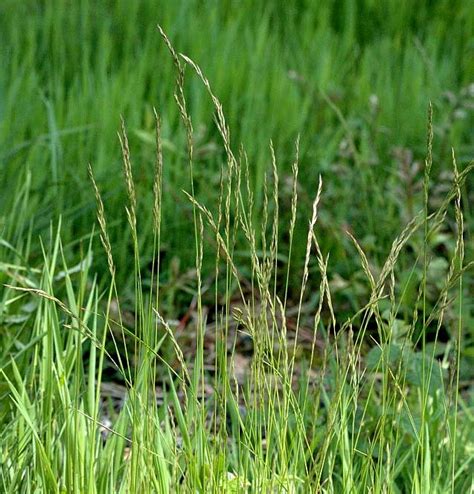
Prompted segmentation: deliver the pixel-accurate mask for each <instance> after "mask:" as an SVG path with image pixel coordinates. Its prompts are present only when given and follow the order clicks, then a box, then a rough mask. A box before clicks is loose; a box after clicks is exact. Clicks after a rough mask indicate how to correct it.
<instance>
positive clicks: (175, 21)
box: [0, 0, 474, 333]
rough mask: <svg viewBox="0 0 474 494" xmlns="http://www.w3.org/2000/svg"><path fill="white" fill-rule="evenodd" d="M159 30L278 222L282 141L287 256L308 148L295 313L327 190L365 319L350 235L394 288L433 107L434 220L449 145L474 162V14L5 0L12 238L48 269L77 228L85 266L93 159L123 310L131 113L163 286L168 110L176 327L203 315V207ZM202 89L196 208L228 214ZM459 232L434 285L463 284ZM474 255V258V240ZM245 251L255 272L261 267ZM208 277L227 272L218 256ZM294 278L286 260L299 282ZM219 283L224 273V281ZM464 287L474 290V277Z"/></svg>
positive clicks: (2, 123)
mask: <svg viewBox="0 0 474 494" xmlns="http://www.w3.org/2000/svg"><path fill="white" fill-rule="evenodd" d="M158 23H159V24H160V25H161V26H163V28H164V30H165V31H166V32H167V34H168V36H169V37H170V39H171V40H172V42H173V44H174V45H175V47H176V48H177V50H179V51H180V52H182V53H185V54H186V55H188V56H190V57H191V58H192V59H193V60H195V61H196V62H197V63H198V64H199V65H200V66H201V67H202V69H203V72H204V73H205V74H206V76H207V77H208V78H209V80H210V82H211V84H212V87H213V89H214V91H215V93H216V95H218V97H219V98H220V100H221V101H222V103H223V107H224V111H225V113H226V116H227V119H228V123H229V126H230V128H231V132H232V140H233V145H234V148H235V149H236V150H238V148H239V146H240V145H241V144H243V146H244V147H245V149H246V152H247V154H248V160H249V166H250V170H251V174H252V176H253V179H254V182H253V183H254V189H255V197H256V215H258V212H259V211H260V210H261V207H262V200H263V184H264V181H265V174H266V173H267V171H268V169H269V165H270V152H269V142H270V140H273V142H274V145H275V149H276V155H277V159H278V168H279V173H280V187H281V204H280V208H281V211H282V212H283V214H282V215H281V221H282V227H281V232H282V233H281V245H282V246H283V247H282V249H281V250H282V252H284V245H285V240H287V239H286V238H285V231H286V230H287V224H288V217H287V216H286V214H288V210H289V196H290V189H291V180H290V178H289V177H290V173H291V163H292V161H293V159H294V148H295V140H296V139H297V136H298V135H301V153H300V183H299V190H298V193H299V200H300V205H301V206H302V209H301V210H302V211H303V213H301V214H300V218H299V219H298V225H297V232H296V245H295V251H294V255H295V260H296V263H295V264H293V265H294V280H292V288H293V290H294V292H293V297H294V298H296V299H297V295H298V293H297V290H298V289H299V279H300V275H301V270H300V269H298V268H299V267H300V266H301V263H302V257H303V252H304V249H305V237H306V229H307V215H306V211H307V212H308V214H309V211H310V205H311V201H312V199H313V197H314V195H315V193H316V188H317V181H318V176H319V175H320V174H321V175H322V177H323V181H324V193H323V201H322V206H321V216H320V223H319V228H320V232H321V233H320V242H321V245H322V248H323V250H324V251H325V252H329V253H330V262H329V276H330V279H331V283H332V289H333V290H334V293H335V300H336V311H337V312H338V313H339V314H341V315H342V316H344V314H346V313H350V312H353V310H354V309H356V308H358V307H360V306H361V303H364V302H365V301H366V297H367V294H368V287H367V286H366V283H365V282H364V281H363V280H364V279H365V277H364V275H363V274H362V271H361V267H360V263H359V260H358V257H357V255H356V251H355V249H354V246H353V244H352V241H351V240H350V239H349V238H348V236H347V235H346V234H345V231H350V232H351V233H353V235H354V236H355V237H356V238H357V239H358V240H359V241H360V243H361V245H362V247H363V248H364V250H365V252H366V253H367V255H368V257H369V258H370V259H371V262H373V265H372V266H371V268H372V269H373V270H374V272H377V269H379V267H380V266H379V264H380V263H381V262H383V260H384V258H385V256H386V255H387V253H388V250H389V248H390V245H391V242H392V241H393V239H394V237H395V235H396V234H397V233H399V232H400V231H401V229H402V228H403V226H404V225H405V224H406V223H407V221H409V219H411V218H412V217H413V216H414V215H415V214H416V212H417V211H418V210H419V209H420V208H422V190H421V184H422V178H423V162H424V157H425V154H426V127H427V108H428V104H429V102H430V101H431V102H432V104H433V107H434V128H435V142H434V165H433V173H432V188H431V193H430V201H431V205H432V207H433V208H434V207H436V206H437V205H438V204H439V202H440V201H441V200H442V198H443V197H444V194H445V192H446V190H447V187H448V184H449V181H450V180H451V178H452V159H451V147H454V148H455V150H456V155H457V160H458V166H459V167H460V168H461V169H462V168H463V167H465V166H466V164H467V163H468V161H469V160H470V159H472V157H473V155H474V140H473V134H472V129H473V123H474V112H473V107H474V37H473V33H474V9H473V8H472V3H471V2H469V1H463V0H437V1H435V0H431V1H420V2H416V4H415V3H414V2H411V1H408V0H386V1H383V2H379V1H375V0H357V1H356V0H341V1H334V0H321V1H317V2H315V1H300V0H298V1H296V0H290V1H286V2H264V1H260V0H259V1H255V0H242V1H232V0H228V1H217V0H210V1H206V2H202V1H194V0H189V1H183V2H177V1H174V0H173V1H168V0H161V1H159V2H156V1H153V0H137V1H133V2H132V1H129V0H116V1H106V0H101V1H89V0H81V1H66V0H45V1H31V0H24V1H21V2H18V1H16V0H3V1H2V2H1V4H0V36H1V43H0V66H1V68H2V70H1V71H0V163H1V175H0V177H1V187H2V194H1V196H0V207H1V215H0V221H1V229H2V230H1V231H2V236H3V237H4V239H6V240H7V241H8V242H11V243H12V244H13V245H16V244H17V243H18V242H26V239H28V238H30V239H31V248H30V255H31V259H32V262H33V264H34V262H35V261H34V260H35V258H38V262H40V261H41V249H40V246H39V242H38V238H39V236H44V235H45V234H47V232H48V230H49V227H50V224H51V222H52V224H53V225H56V224H57V222H58V219H59V217H60V216H61V217H62V227H61V231H62V237H63V240H64V243H65V245H66V252H67V255H68V256H70V257H71V259H76V260H77V259H78V258H79V256H80V247H81V243H82V242H83V241H87V238H88V236H89V235H90V232H91V230H92V226H93V222H94V217H95V212H94V211H95V199H94V195H93V192H92V189H91V186H90V183H89V181H88V178H87V173H86V168H87V164H88V163H89V162H90V163H91V164H92V166H93V168H94V170H95V174H96V176H97V180H98V184H99V187H100V188H101V190H102V191H103V192H104V198H105V202H106V213H107V214H108V216H109V222H110V234H111V238H112V244H113V248H114V254H115V256H116V260H117V265H118V270H119V272H118V278H119V281H120V283H119V286H122V287H123V293H122V295H123V296H124V297H125V298H127V297H132V293H133V290H132V287H133V278H132V277H131V270H130V265H131V264H130V256H131V246H130V236H129V233H128V229H127V227H126V215H125V211H124V207H123V205H124V204H125V202H126V201H125V189H124V186H123V180H122V173H121V157H120V146H119V143H118V139H117V136H116V133H117V130H118V129H119V125H120V115H123V117H124V119H125V121H126V126H127V129H128V133H129V138H130V142H131V149H132V161H133V165H134V171H135V177H136V180H137V187H138V193H139V214H138V217H139V231H140V239H139V240H140V243H141V248H142V252H143V255H142V262H143V267H144V269H145V270H146V267H147V265H148V264H150V263H151V261H152V245H153V243H152V231H151V230H152V229H151V221H152V206H151V204H152V173H153V160H154V156H155V155H154V153H155V151H154V118H153V107H156V108H157V109H158V111H159V112H160V114H161V115H162V118H163V137H164V152H165V166H164V183H165V185H164V187H165V188H164V209H163V214H164V221H163V237H162V238H163V246H162V253H161V256H162V261H163V264H162V266H163V268H164V269H163V274H162V283H163V285H164V292H163V293H165V294H166V300H167V302H168V306H167V307H166V308H163V310H165V311H166V312H169V313H174V314H173V316H174V317H179V316H180V314H182V313H183V311H185V309H186V307H187V306H188V305H189V303H190V300H191V298H192V290H193V283H194V278H193V275H192V271H190V269H191V267H192V266H193V264H194V242H193V232H191V231H189V224H190V222H189V219H190V217H191V215H192V209H191V205H190V204H189V202H188V201H187V200H186V199H185V198H184V195H183V193H182V191H181V190H182V189H185V190H189V172H188V168H187V160H186V147H185V135H184V131H183V128H182V125H180V122H179V115H178V112H177V108H176V105H175V103H174V100H173V96H172V95H173V91H174V80H175V76H176V74H175V70H174V67H173V63H172V60H171V58H170V56H169V54H168V52H167V50H166V47H165V46H164V44H163V42H162V40H161V38H160V36H159V33H158V30H157V27H156V26H157V24H158ZM186 91H187V93H186V96H187V98H188V102H189V107H190V111H191V115H192V118H193V122H194V129H195V147H196V165H195V169H194V170H195V182H196V194H197V197H198V199H199V200H200V201H202V202H203V203H205V204H206V205H207V206H208V207H210V208H211V209H212V208H215V207H216V198H217V194H218V190H219V180H220V174H219V170H220V165H221V162H222V161H223V160H224V159H225V155H224V151H223V146H222V143H221V141H220V139H219V136H218V133H217V131H216V128H215V125H214V122H213V118H214V115H213V109H212V107H211V104H210V101H209V98H208V96H207V94H206V92H205V89H204V88H203V87H202V84H201V83H200V82H199V81H198V80H197V78H196V76H195V75H194V74H193V73H192V71H191V70H188V71H187V74H186ZM287 177H288V179H287ZM269 180H271V179H270V178H269ZM25 184H26V185H25ZM472 184H473V181H472V178H469V179H468V182H467V184H466V187H465V190H464V193H465V195H464V200H465V204H464V206H465V214H466V222H467V223H468V225H470V226H472V222H473V219H472V214H471V211H470V205H469V203H471V204H472V195H473V191H472ZM22 187H23V189H22ZM25 187H26V188H27V191H26V192H25ZM20 189H21V190H23V191H24V192H25V197H26V196H27V204H28V206H27V207H26V208H25V207H21V205H20V204H19V202H18V201H19V199H18V198H19V192H18V191H19V190H20ZM22 197H23V196H22ZM25 200H26V199H25ZM22 204H23V203H22ZM451 224H452V225H453V228H452V229H450V228H449V222H448V227H447V229H445V231H441V232H440V233H439V234H437V235H436V237H435V238H433V239H432V244H431V245H430V255H432V256H433V259H434V260H435V264H434V266H435V267H436V269H438V271H439V272H438V274H434V275H433V277H432V279H431V280H429V282H430V283H432V284H433V286H435V285H436V281H437V280H439V279H440V277H441V275H442V274H443V273H444V272H445V271H446V269H447V261H446V260H445V259H446V257H447V255H448V253H449V252H452V250H453V248H454V235H453V231H454V220H452V222H451ZM28 234H29V235H28ZM418 241H419V242H417V239H416V237H415V238H414V240H413V241H412V242H411V245H410V246H409V248H408V251H407V252H405V253H404V254H403V256H404V257H402V261H401V266H402V267H401V271H400V280H401V281H400V283H399V287H400V290H403V291H404V292H405V297H404V299H403V300H405V301H406V306H405V307H403V306H402V307H401V308H400V310H401V314H402V317H403V314H405V315H408V314H411V312H412V309H413V307H412V302H413V300H414V298H415V295H416V294H414V293H413V290H415V288H416V283H411V285H410V283H409V281H408V280H410V279H412V278H413V279H415V280H416V273H415V276H414V277H413V261H414V260H416V258H417V256H418V255H419V254H420V245H421V242H422V237H421V236H420V238H419V239H418ZM466 244H467V249H468V252H467V257H468V260H470V259H472V242H471V239H466ZM94 254H95V259H94V268H95V269H96V270H98V271H99V273H105V272H106V263H105V256H104V255H103V254H102V253H101V249H100V247H99V244H98V243H97V249H95V251H94ZM238 255H241V256H242V258H245V257H246V256H247V255H248V253H246V252H240V253H239V252H238ZM403 259H405V261H404V260H403ZM209 262H210V263H213V262H214V261H213V258H212V256H211V259H210V260H209ZM298 263H299V264H298ZM284 264H285V257H284V255H283V256H282V269H283V268H284ZM211 265H213V264H211ZM404 265H405V266H406V269H405V271H404V269H403V266H404ZM208 273H209V276H211V277H212V273H213V271H212V268H210V269H209V271H208ZM145 281H146V280H145ZM316 286H317V285H315V287H316ZM410 287H411V288H410ZM465 289H466V291H467V292H469V291H470V290H473V289H474V288H473V285H472V277H471V278H468V281H467V282H466V284H465ZM410 290H412V291H410ZM471 293H473V292H472V291H471ZM402 305H403V304H402ZM464 307H465V311H466V319H465V321H466V322H467V324H468V326H470V327H471V328H472V326H473V318H472V303H471V302H470V301H469V300H467V302H466V304H465V306H464ZM472 332H473V333H474V330H472Z"/></svg>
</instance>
